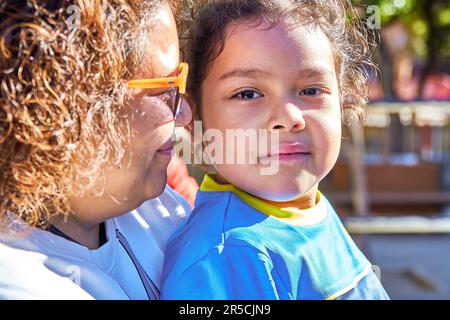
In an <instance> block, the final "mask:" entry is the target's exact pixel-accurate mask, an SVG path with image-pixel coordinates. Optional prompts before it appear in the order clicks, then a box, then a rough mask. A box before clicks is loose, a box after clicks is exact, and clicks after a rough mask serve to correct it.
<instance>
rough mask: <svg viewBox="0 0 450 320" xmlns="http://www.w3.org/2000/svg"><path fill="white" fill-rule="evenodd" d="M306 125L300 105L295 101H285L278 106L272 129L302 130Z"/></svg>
mask: <svg viewBox="0 0 450 320" xmlns="http://www.w3.org/2000/svg"><path fill="white" fill-rule="evenodd" d="M305 125H306V123H305V118H304V117H303V112H302V110H301V109H300V107H299V106H297V105H295V104H293V103H284V104H283V105H281V106H278V108H276V111H275V114H274V116H273V118H272V121H271V125H270V127H271V129H272V130H283V131H301V130H303V129H304V128H305Z"/></svg>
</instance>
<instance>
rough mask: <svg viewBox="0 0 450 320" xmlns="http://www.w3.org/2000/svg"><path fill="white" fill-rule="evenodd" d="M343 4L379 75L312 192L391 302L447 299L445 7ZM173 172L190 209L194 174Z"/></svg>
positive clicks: (449, 152) (449, 23) (449, 95)
mask: <svg viewBox="0 0 450 320" xmlns="http://www.w3.org/2000/svg"><path fill="white" fill-rule="evenodd" d="M352 2H353V3H354V5H356V6H357V7H358V11H359V15H360V16H361V17H362V18H364V17H365V18H366V19H367V21H366V25H367V27H369V28H371V29H376V30H375V31H376V32H377V33H378V38H379V40H378V46H377V49H376V51H375V52H374V60H375V62H376V63H377V65H378V66H379V72H378V73H377V74H376V73H371V84H370V103H369V104H368V106H367V115H366V119H365V122H364V125H363V126H360V125H349V126H344V129H345V130H344V133H343V140H342V142H343V144H342V149H341V154H340V158H339V160H338V163H337V164H336V166H335V168H334V169H333V171H332V172H331V173H330V174H329V175H328V176H327V178H326V179H325V180H324V181H323V182H322V183H321V185H320V189H321V191H322V192H323V193H324V194H325V195H326V196H327V197H328V198H329V200H330V201H331V203H332V204H333V205H334V206H335V209H336V212H338V214H339V215H340V216H341V218H342V220H343V222H344V224H345V226H346V228H347V230H348V231H349V233H350V234H351V235H352V237H353V238H354V240H355V241H356V242H357V243H358V245H359V246H360V248H361V249H362V250H363V251H364V253H365V254H366V255H367V257H368V258H369V260H370V261H371V262H372V263H373V264H374V265H375V268H376V270H375V271H376V273H377V274H378V275H379V276H380V278H381V281H382V283H383V285H384V286H385V288H386V290H387V292H388V293H389V295H390V296H391V298H392V299H450V121H449V120H450V0H367V1H364V0H352ZM182 166H183V164H182V163H180V159H178V158H175V159H174V160H173V161H172V164H171V166H169V184H171V185H172V186H173V187H175V188H176V189H178V191H180V192H181V193H182V194H184V196H185V197H186V198H188V199H189V200H190V201H191V203H193V199H194V198H195V191H196V187H198V186H197V184H196V181H197V182H198V183H200V182H201V180H202V176H203V172H202V171H201V170H199V169H198V168H195V167H193V166H190V165H188V167H187V170H184V169H183V170H180V168H181V167H182ZM188 172H189V175H190V176H192V177H194V178H195V180H194V179H193V178H189V176H188Z"/></svg>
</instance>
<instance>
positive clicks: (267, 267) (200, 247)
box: [161, 191, 388, 300]
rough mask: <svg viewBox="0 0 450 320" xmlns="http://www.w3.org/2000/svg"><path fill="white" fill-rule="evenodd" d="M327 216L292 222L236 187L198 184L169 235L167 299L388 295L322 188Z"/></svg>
mask: <svg viewBox="0 0 450 320" xmlns="http://www.w3.org/2000/svg"><path fill="white" fill-rule="evenodd" d="M319 202H320V204H316V206H320V207H321V208H323V209H321V210H326V212H325V214H324V215H323V217H324V218H323V219H322V220H321V221H319V222H317V223H314V224H312V225H311V224H310V225H292V224H288V223H286V222H284V221H281V220H280V219H277V218H275V217H273V216H270V215H267V214H264V213H262V212H261V211H260V210H257V209H255V208H254V207H253V206H251V205H249V204H248V201H247V202H245V201H243V200H242V197H239V196H238V195H237V194H236V193H235V192H232V191H219V192H204V191H199V192H198V194H197V199H196V203H195V209H194V210H193V212H192V214H191V216H190V218H189V219H188V220H187V221H186V223H185V224H184V225H183V226H182V227H181V228H180V229H178V230H177V231H176V232H175V233H174V234H173V235H172V237H171V239H170V240H169V243H168V245H167V249H166V250H167V251H166V255H165V262H164V269H163V289H162V295H161V298H162V299H205V300H206V299H224V300H225V299H336V298H337V299H388V296H387V294H386V292H385V291H384V289H383V287H382V286H381V284H380V282H379V281H378V279H377V278H376V276H375V275H374V273H373V272H372V270H371V264H370V263H369V261H368V260H367V259H366V258H365V256H364V255H363V254H362V252H361V251H360V250H359V249H358V248H357V246H356V245H355V243H354V242H353V241H352V239H351V238H350V236H349V235H348V233H347V232H346V230H345V229H344V227H343V225H342V223H341V222H340V220H339V218H338V216H337V214H336V213H335V211H334V209H333V208H332V206H331V205H330V204H329V202H328V201H327V200H326V199H325V197H324V196H323V195H322V196H321V197H320V200H319Z"/></svg>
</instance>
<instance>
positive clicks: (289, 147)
mask: <svg viewBox="0 0 450 320" xmlns="http://www.w3.org/2000/svg"><path fill="white" fill-rule="evenodd" d="M310 154H311V152H310V148H309V147H308V146H307V145H305V144H302V143H299V142H293V143H281V144H280V145H279V148H276V149H274V150H271V151H270V152H269V153H268V155H267V157H265V158H266V159H271V160H280V161H295V160H303V159H304V158H305V157H307V156H309V155H310Z"/></svg>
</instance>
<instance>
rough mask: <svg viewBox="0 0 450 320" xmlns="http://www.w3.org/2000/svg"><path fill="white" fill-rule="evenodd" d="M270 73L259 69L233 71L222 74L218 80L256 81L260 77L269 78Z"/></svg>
mask: <svg viewBox="0 0 450 320" xmlns="http://www.w3.org/2000/svg"><path fill="white" fill-rule="evenodd" d="M270 75H271V73H270V72H267V71H264V70H260V69H234V70H231V71H229V72H226V73H224V74H223V75H222V76H221V77H220V78H219V80H220V81H222V80H225V79H227V78H251V79H257V78H260V77H269V76H270Z"/></svg>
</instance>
